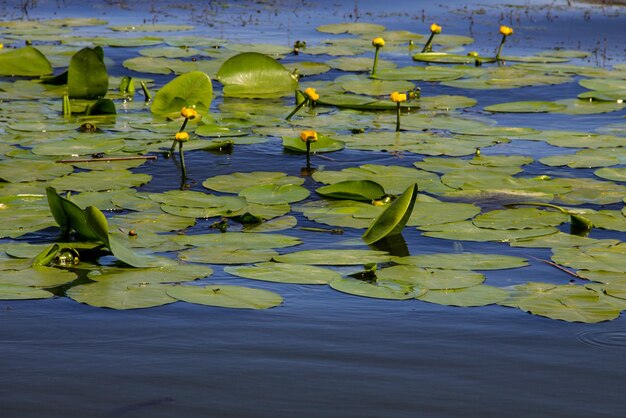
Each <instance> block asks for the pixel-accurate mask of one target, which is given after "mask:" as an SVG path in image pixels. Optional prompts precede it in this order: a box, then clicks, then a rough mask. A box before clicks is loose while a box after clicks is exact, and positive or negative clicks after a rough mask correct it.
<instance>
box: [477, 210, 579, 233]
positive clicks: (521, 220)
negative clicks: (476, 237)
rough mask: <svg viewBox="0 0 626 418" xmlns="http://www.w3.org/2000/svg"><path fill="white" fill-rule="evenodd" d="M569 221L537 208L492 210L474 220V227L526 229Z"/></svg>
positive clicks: (562, 216) (564, 216) (566, 217)
mask: <svg viewBox="0 0 626 418" xmlns="http://www.w3.org/2000/svg"><path fill="white" fill-rule="evenodd" d="M568 220H569V215H567V214H566V213H561V212H555V211H547V210H540V209H537V208H516V209H504V210H494V211H491V212H486V213H483V214H481V215H478V216H477V217H476V218H474V220H473V222H474V225H476V226H478V227H479V228H489V229H526V228H543V227H546V226H558V225H560V224H562V223H564V222H567V221H568Z"/></svg>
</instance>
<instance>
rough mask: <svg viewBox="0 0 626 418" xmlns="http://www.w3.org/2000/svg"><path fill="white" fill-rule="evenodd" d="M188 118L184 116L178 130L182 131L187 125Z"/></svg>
mask: <svg viewBox="0 0 626 418" xmlns="http://www.w3.org/2000/svg"><path fill="white" fill-rule="evenodd" d="M188 120H189V118H185V120H184V121H183V124H182V125H181V126H180V129H179V130H178V132H182V131H184V130H185V127H186V126H187V121H188Z"/></svg>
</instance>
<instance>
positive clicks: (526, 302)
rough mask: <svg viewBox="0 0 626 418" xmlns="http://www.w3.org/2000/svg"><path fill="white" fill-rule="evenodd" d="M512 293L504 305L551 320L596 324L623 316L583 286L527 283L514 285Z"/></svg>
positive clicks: (503, 302) (617, 309) (611, 305)
mask: <svg viewBox="0 0 626 418" xmlns="http://www.w3.org/2000/svg"><path fill="white" fill-rule="evenodd" d="M510 292H511V295H510V297H509V298H508V299H506V300H504V301H502V302H501V304H503V305H505V306H513V307H518V308H519V309H521V310H523V311H526V312H529V313H532V314H533V315H539V316H545V317H548V318H552V319H559V320H563V321H568V322H586V323H595V322H602V321H610V320H612V319H615V318H617V317H618V316H619V315H620V309H619V308H616V307H615V305H613V304H610V303H608V302H606V301H603V300H601V299H600V295H598V293H596V292H594V291H592V290H589V289H587V288H585V287H582V286H575V285H562V286H555V285H548V284H540V283H528V284H526V285H517V286H513V287H512V288H510Z"/></svg>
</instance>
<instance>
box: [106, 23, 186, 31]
mask: <svg viewBox="0 0 626 418" xmlns="http://www.w3.org/2000/svg"><path fill="white" fill-rule="evenodd" d="M108 28H109V29H111V30H112V31H115V32H178V31H188V30H192V29H193V28H194V27H193V26H190V25H171V24H169V25H166V24H150V25H147V24H144V25H130V26H119V25H116V26H109V27H108Z"/></svg>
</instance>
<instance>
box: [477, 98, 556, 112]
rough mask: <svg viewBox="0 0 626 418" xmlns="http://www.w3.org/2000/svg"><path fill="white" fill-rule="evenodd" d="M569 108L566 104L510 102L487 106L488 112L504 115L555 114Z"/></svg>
mask: <svg viewBox="0 0 626 418" xmlns="http://www.w3.org/2000/svg"><path fill="white" fill-rule="evenodd" d="M566 107H567V106H566V105H564V104H558V103H554V102H533V101H524V102H508V103H500V104H495V105H491V106H486V107H485V110H486V111H487V112H502V113H545V112H554V111H557V110H563V109H565V108H566Z"/></svg>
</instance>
